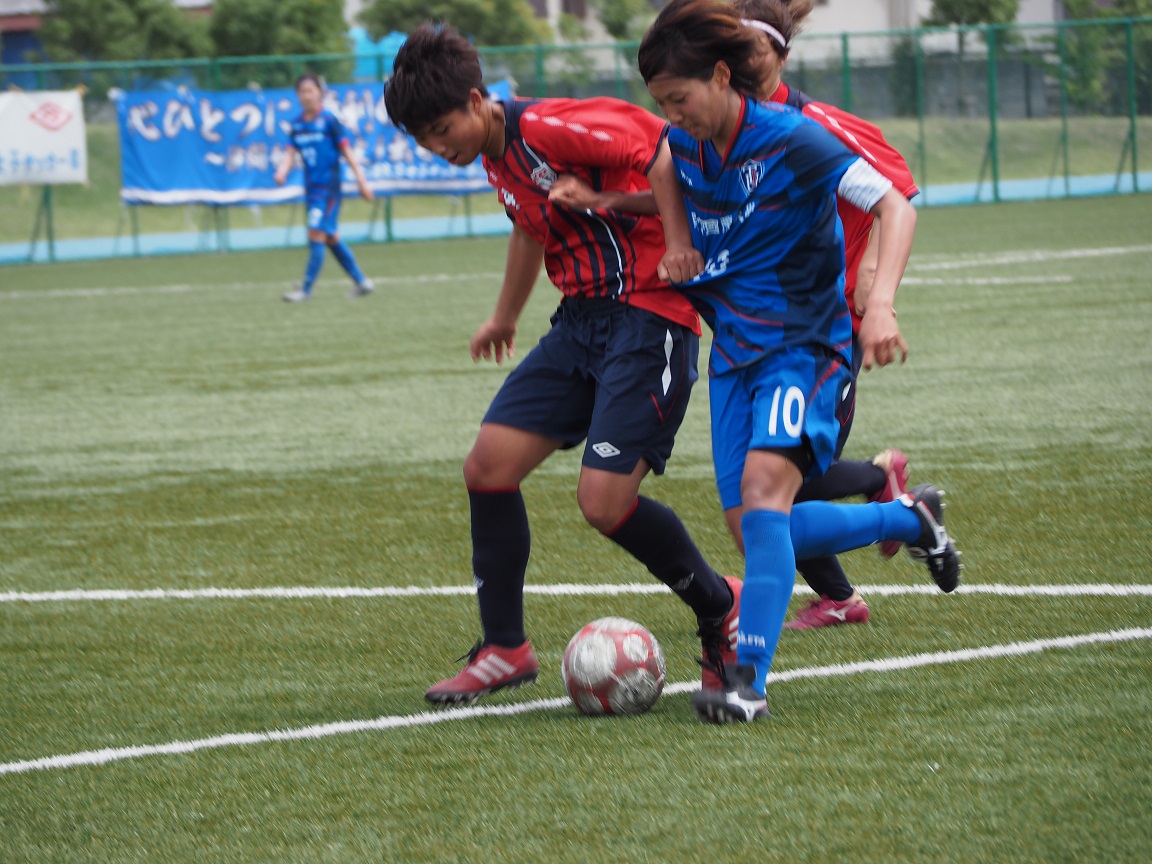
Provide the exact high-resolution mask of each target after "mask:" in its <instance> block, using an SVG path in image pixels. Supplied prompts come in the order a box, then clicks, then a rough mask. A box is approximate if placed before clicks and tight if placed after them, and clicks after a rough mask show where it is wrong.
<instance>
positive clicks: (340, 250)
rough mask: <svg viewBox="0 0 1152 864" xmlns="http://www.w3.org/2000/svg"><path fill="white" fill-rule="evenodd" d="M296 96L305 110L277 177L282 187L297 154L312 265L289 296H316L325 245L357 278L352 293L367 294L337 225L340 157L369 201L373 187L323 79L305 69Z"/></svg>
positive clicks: (295, 299)
mask: <svg viewBox="0 0 1152 864" xmlns="http://www.w3.org/2000/svg"><path fill="white" fill-rule="evenodd" d="M296 98H297V99H299V100H300V108H301V114H300V116H299V117H297V118H296V119H295V120H293V121H292V128H291V130H290V131H289V133H288V137H289V139H290V140H291V142H292V146H291V148H289V150H288V153H287V154H286V155H285V157H284V158H283V159H282V160H281V161H280V164H279V165H278V166H277V167H276V175H275V180H276V183H277V184H279V185H283V184H284V181H285V180H287V179H288V172H289V171H290V170H291V169H292V165H293V164H294V163H295V161H296V160H295V157H296V154H297V153H299V154H300V162H301V163H302V165H303V167H304V196H305V205H304V207H305V213H306V214H307V220H308V263H307V265H306V266H305V268H304V280H303V281H302V282H301V283H300V286H299V287H298V288H296V289H295V290H292V291H289V292H288V293H287V294H285V295H284V299H285V300H287V301H288V302H290V303H299V302H301V301H304V300H307V299H308V298H309V297H311V296H312V286H313V285H314V284H315V283H316V277H317V276H319V275H320V268H321V267H322V266H324V249H325V247H327V248H328V249H331V250H332V255H333V256H334V257H335V258H336V260H337V261H338V262H340V266H341V267H343V268H344V270H345V272H347V274H348V275H349V276H351V277H352V282H353V283H354V285H355V287H354V288H353V289H352V291H351V293H350V294H349V295H348V296H349V297H362V296H364V295H366V294H370V293H371V292H372V282H371V280H370V279H367V278H366V277H365V276H364V274H363V273H362V272H361V271H360V265H359V264H357V263H356V257H355V256H354V255H353V254H352V250H351V249H349V248H348V245H347V244H346V243H345V242H344V241H343V240H341V239H340V235H339V233H338V228H337V223H338V221H339V218H340V199H341V193H340V157H341V156H343V157H344V158H345V159H347V160H348V165H349V167H350V168H351V169H352V173H353V174H354V175H355V176H356V185H357V186H359V187H360V195H361V197H363V198H364V200H365V201H371V200H372V199H373V197H374V196H373V194H372V189H371V188H370V187H369V186H368V181H367V180H366V179H365V177H364V170H363V169H362V168H361V167H360V163H359V162H358V161H357V159H356V156H355V154H354V153H353V152H352V145H351V143H350V141H349V139H350V136H349V134H348V130H347V129H346V128H345V127H344V124H343V123H341V122H340V118H338V117H337V116H336V115H335V114H333V113H332V112H331V111H329V110H328V109H327V108H325V107H324V88H323V86H322V85H321V83H320V78H319V77H318V76H317V75H315V74H313V73H311V72H306V73H304V74H303V75H301V76H300V77H299V78H298V79H297V80H296Z"/></svg>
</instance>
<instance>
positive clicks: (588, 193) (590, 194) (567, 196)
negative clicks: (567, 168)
mask: <svg viewBox="0 0 1152 864" xmlns="http://www.w3.org/2000/svg"><path fill="white" fill-rule="evenodd" d="M548 200H549V201H551V202H552V203H553V204H559V205H561V206H563V207H571V208H573V209H574V210H594V209H596V193H595V192H594V191H592V187H591V186H589V185H588V184H587V183H585V182H584V181H583V180H581V179H580V178H579V177H577V176H576V175H575V174H561V175H560V176H559V177H557V178H556V179H555V180H554V181H553V182H552V188H551V189H550V190H548Z"/></svg>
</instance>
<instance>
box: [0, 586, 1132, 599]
mask: <svg viewBox="0 0 1152 864" xmlns="http://www.w3.org/2000/svg"><path fill="white" fill-rule="evenodd" d="M857 588H858V589H859V590H860V591H861V593H865V594H873V595H878V596H886V597H895V596H900V595H905V594H939V593H940V589H939V588H937V587H936V586H935V585H928V584H923V585H858V586H857ZM667 590H668V589H667V587H666V586H665V585H663V584H661V583H659V582H655V581H653V582H643V583H635V582H634V583H622V584H619V585H616V584H597V585H576V584H559V585H525V586H524V593H525V594H540V595H547V596H553V597H581V596H616V595H624V594H663V593H665V592H667ZM475 594H476V589H475V588H474V587H473V586H472V585H432V586H420V585H407V586H387V585H381V586H377V587H370V588H369V587H357V586H354V585H348V586H336V587H323V586H309V585H300V586H295V587H293V586H273V587H269V588H145V589H140V590H133V589H122V588H104V589H81V588H75V589H67V590H62V591H7V592H0V603H80V602H117V601H122V602H127V601H133V600H254V599H265V600H312V599H321V600H348V599H359V598H368V599H370V598H376V597H399V598H402V597H463V596H474V595H475ZM792 594H793V595H794V596H803V595H808V594H811V591H810V590H809V589H808V588H807V587H806V586H804V585H801V584H799V583H798V584H796V585H795V586H793V588H792ZM966 594H985V595H994V596H1000V597H1152V585H1101V584H1090V585H1005V584H1003V583H989V584H979V583H977V584H972V585H967V584H962V585H961V586H960V587H959V588H957V589H956V591H955V592H954V595H953V596H963V595H966Z"/></svg>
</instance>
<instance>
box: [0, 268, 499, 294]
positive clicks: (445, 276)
mask: <svg viewBox="0 0 1152 864" xmlns="http://www.w3.org/2000/svg"><path fill="white" fill-rule="evenodd" d="M503 276H504V274H503V273H427V274H424V275H420V276H403V277H402V276H373V277H372V282H373V283H374V284H376V285H390V284H393V283H395V284H398V285H408V284H423V283H428V282H453V281H456V282H459V281H461V280H464V279H472V280H474V279H501V278H503ZM347 281H348V280H347V279H343V280H342V279H321V280H320V281H319V282H317V283H316V287H317V288H324V287H326V286H327V287H331V286H334V285H346V284H347ZM286 287H288V283H287V282H217V283H204V284H200V285H145V286H142V287H137V288H132V287H116V288H46V289H45V290H43V291H0V300H3V299H5V298H7V299H9V300H28V299H33V300H34V299H36V298H38V297H119V296H122V295H128V296H133V295H137V294H186V293H188V292H190V291H209V290H216V289H227V290H229V291H239V290H243V289H253V288H259V289H260V290H262V291H271V292H275V291H278V290H279V291H282V290H283V289H284V288H286Z"/></svg>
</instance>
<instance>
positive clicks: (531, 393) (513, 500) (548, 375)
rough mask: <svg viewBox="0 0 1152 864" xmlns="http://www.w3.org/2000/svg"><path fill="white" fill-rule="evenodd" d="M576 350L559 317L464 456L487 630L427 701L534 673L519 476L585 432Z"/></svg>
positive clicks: (587, 397)
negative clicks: (528, 630) (575, 372)
mask: <svg viewBox="0 0 1152 864" xmlns="http://www.w3.org/2000/svg"><path fill="white" fill-rule="evenodd" d="M570 354H571V350H570V347H569V344H568V341H567V338H566V335H565V333H564V331H563V328H556V327H553V329H552V330H551V331H550V332H549V333H547V334H546V335H545V336H544V338H543V339H542V340H541V341H540V343H539V344H538V345H537V346H536V347H535V348H534V349H533V350H532V351H530V352H529V353H528V356H527V357H525V358H524V360H523V362H522V363H521V364H520V365H519V366H517V367H516V368H515V369H514V370H512V372H511V373H510V374H509V376H508V378H507V379H505V381H504V384H503V386H502V387H501V388H500V391H499V392H498V393H497V394H496V397H495V399H493V401H492V404H491V405H490V406H489V408H488V412H487V414H486V415H485V417H484V422H483V424H482V425H481V427H480V433H479V435H478V436H477V438H476V442H475V444H474V445H473V447H472V450H471V451H470V452H469V453H468V456H467V458H466V459H465V462H464V482H465V486H466V487H467V490H468V501H469V508H470V512H471V534H472V573H473V581H474V582H475V585H476V595H477V602H478V606H479V612H480V623H481V628H482V630H483V634H482V636H481V638H480V640H479V641H478V642H477V644H476V646H475V647H474V648H473V649H472V651H471V652H470V653H469V654H468V655H467V658H468V662H467V663H466V664H465V666H464V668H463V669H462V670H461V671H460V673H459V674H457V675H456V676H454V677H453V678H449V679H447V680H445V681H441V682H439V683H438V684H436V685H434V686H433V687H432V688H430V689H429V690H428V692H427V693H426V694H425V698H427V699H428V700H429V701H430V702H438V703H454V702H471V701H474V700H476V699H478V698H480V697H481V696H485V695H487V694H488V693H491V692H492V691H494V690H499V689H501V688H502V687H508V686H517V685H519V684H524V683H531V682H532V681H534V680H535V678H536V674H537V672H538V670H539V664H538V662H537V660H536V654H535V652H534V651H533V649H532V644H531V642H530V641H529V640H528V638H527V635H526V633H525V627H524V572H525V568H526V567H527V564H528V555H529V550H530V547H531V534H530V531H529V523H528V513H527V510H526V509H525V506H524V499H523V496H522V495H521V493H520V483H521V481H522V480H523V479H524V478H525V477H526V476H528V474H529V473H531V472H532V470H533V469H535V468H536V466H538V465H539V464H540V463H541V462H543V461H544V460H545V459H546V458H547V457H548V456H549V455H550V454H551V453H553V452H555V450H557V449H558V448H561V447H571V446H574V445H575V444H577V443H579V441H580V440H582V439H583V437H584V430H585V429H586V428H587V418H588V417H589V416H590V413H591V405H592V397H591V388H590V386H589V385H588V384H587V383H586V382H584V381H581V380H580V379H579V378H578V377H577V376H575V375H573V374H571V369H572V368H573V367H572V363H571V358H570ZM461 659H463V658H461Z"/></svg>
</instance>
